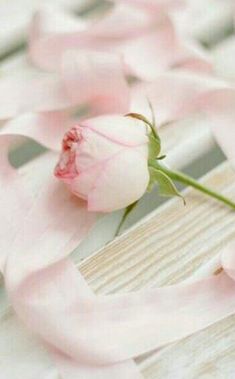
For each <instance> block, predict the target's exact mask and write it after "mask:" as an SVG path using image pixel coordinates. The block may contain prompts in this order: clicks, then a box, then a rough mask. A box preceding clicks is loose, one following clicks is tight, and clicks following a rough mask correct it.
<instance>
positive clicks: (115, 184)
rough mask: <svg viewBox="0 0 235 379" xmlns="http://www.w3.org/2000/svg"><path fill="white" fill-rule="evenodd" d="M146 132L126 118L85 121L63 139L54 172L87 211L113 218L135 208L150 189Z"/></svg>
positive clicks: (117, 117) (140, 124)
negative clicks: (118, 212) (106, 214)
mask: <svg viewBox="0 0 235 379" xmlns="http://www.w3.org/2000/svg"><path fill="white" fill-rule="evenodd" d="M148 144H149V138H148V128H147V126H146V124H145V123H144V122H143V121H141V120H138V119H136V118H133V117H129V116H116V115H114V116H110V115H108V116H100V117H95V118H92V119H88V120H84V121H82V122H81V123H79V124H78V125H76V126H74V127H73V128H72V129H70V130H69V131H68V132H67V133H66V135H65V136H64V139H63V143H62V152H61V155H60V159H59V162H58V164H57V166H56V168H55V176H56V177H57V178H59V179H61V180H62V181H63V182H64V183H66V185H67V186H68V187H69V189H70V190H71V191H72V193H74V194H75V195H76V196H78V197H80V198H82V199H84V200H86V201H87V206H88V210H89V211H95V212H111V211H114V210H117V209H121V208H125V207H127V206H129V205H130V204H133V203H134V202H136V201H137V200H138V199H139V198H140V197H141V196H142V195H143V194H144V193H145V191H146V189H147V187H148V184H149V179H150V176H149V169H148V154H149V148H148Z"/></svg>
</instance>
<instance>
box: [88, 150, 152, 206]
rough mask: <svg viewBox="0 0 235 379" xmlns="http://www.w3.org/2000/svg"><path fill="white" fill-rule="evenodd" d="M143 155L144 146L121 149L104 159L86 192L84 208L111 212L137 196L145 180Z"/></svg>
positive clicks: (142, 192) (139, 194) (145, 184)
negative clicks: (102, 165) (101, 167)
mask: <svg viewBox="0 0 235 379" xmlns="http://www.w3.org/2000/svg"><path fill="white" fill-rule="evenodd" d="M141 150H142V151H141ZM146 155H147V147H146V146H143V147H142V148H141V149H139V151H137V150H136V149H135V150H134V149H125V150H123V151H122V152H121V153H119V154H118V155H116V157H113V159H112V160H110V161H109V162H107V164H106V166H105V168H104V171H103V173H102V175H101V176H100V177H99V179H98V180H97V181H96V183H95V186H94V189H93V190H92V191H91V192H90V194H89V196H88V210H89V211H95V212H111V211H114V210H117V209H121V208H125V207H127V206H128V205H130V204H132V203H134V202H135V201H136V200H138V199H139V198H140V197H141V196H142V195H143V194H144V193H145V191H146V188H147V186H148V182H149V171H148V165H147V159H146ZM136 167H138V170H137V169H136Z"/></svg>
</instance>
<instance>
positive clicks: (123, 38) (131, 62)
mask: <svg viewBox="0 0 235 379" xmlns="http://www.w3.org/2000/svg"><path fill="white" fill-rule="evenodd" d="M133 3H134V2H133ZM166 9H168V6H167V7H164V6H160V8H159V11H158V12H148V11H147V10H144V11H143V9H141V8H139V7H136V6H133V4H132V5H130V4H126V3H125V4H117V5H116V6H114V7H113V9H111V11H109V12H108V14H106V15H104V16H103V18H101V19H100V20H98V21H97V22H94V21H93V22H91V23H89V22H88V23H85V24H84V22H81V20H79V19H75V18H74V16H72V15H68V14H65V13H64V11H63V12H62V11H60V10H59V9H54V10H53V9H48V8H43V9H42V10H41V11H38V12H37V14H36V15H35V18H34V20H33V22H32V25H31V33H30V36H31V37H30V48H29V56H30V58H31V60H32V61H33V62H34V63H35V64H36V65H37V66H39V67H41V68H43V69H47V70H58V69H59V67H60V64H61V60H62V59H63V56H64V54H65V52H67V51H69V50H74V49H76V50H78V51H80V52H82V51H84V50H91V51H102V52H112V53H116V54H117V55H119V56H120V55H121V56H122V57H123V61H124V62H125V65H126V70H127V72H128V73H129V74H131V75H137V76H138V77H139V78H140V79H144V80H149V79H153V78H154V77H155V76H156V75H157V74H158V73H159V71H161V72H162V71H163V70H166V69H169V68H172V67H175V66H181V65H182V66H184V67H187V69H190V70H193V71H194V70H196V71H197V70H200V71H205V72H211V71H212V62H211V61H210V58H209V55H207V54H206V53H205V52H204V51H201V50H202V48H199V47H197V48H195V46H194V45H195V43H194V42H192V41H189V40H187V41H186V40H184V39H182V38H180V36H179V35H178V33H177V31H176V30H175V28H174V24H173V22H172V21H171V18H170V17H169V16H168V14H167V13H166ZM120 20H121V21H120ZM53 27H54V28H53Z"/></svg>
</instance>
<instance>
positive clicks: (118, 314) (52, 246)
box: [0, 130, 235, 379]
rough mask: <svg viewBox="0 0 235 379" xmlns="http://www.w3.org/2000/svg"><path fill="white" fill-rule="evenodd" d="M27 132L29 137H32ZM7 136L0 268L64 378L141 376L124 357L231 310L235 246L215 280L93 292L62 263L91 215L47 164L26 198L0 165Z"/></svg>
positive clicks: (234, 288) (234, 296) (184, 333)
mask: <svg viewBox="0 0 235 379" xmlns="http://www.w3.org/2000/svg"><path fill="white" fill-rule="evenodd" d="M29 134H30V137H33V134H34V132H33V130H32V131H31V132H30V133H29ZM11 139H12V136H11V135H10V134H8V135H4V134H3V135H2V136H1V162H0V164H1V177H2V181H1V182H2V186H1V191H4V196H1V201H3V202H4V204H3V207H2V208H3V210H4V211H5V212H6V217H4V223H2V226H1V232H2V233H3V235H2V237H4V238H1V243H4V244H3V245H2V249H1V251H2V252H3V255H2V257H1V267H2V271H3V273H4V276H5V282H6V287H7V290H8V293H9V296H10V299H11V301H12V304H13V306H14V308H15V310H16V312H17V314H18V315H19V317H20V318H21V319H22V320H23V322H24V323H25V324H26V325H27V326H28V327H29V328H30V329H31V330H33V331H34V333H35V334H36V335H38V336H39V337H40V338H41V339H42V340H43V341H44V343H45V344H46V346H47V347H48V349H49V351H50V352H51V354H52V355H53V356H54V359H55V362H56V364H57V367H58V368H59V370H60V372H61V374H62V377H63V378H65V379H71V378H76V375H77V376H81V375H82V376H83V377H84V379H93V378H99V377H100V378H102V379H106V378H107V379H108V378H110V376H113V377H114V378H120V379H121V378H125V379H126V378H133V379H134V378H138V377H141V376H140V374H139V373H138V371H137V369H136V367H135V365H134V364H133V363H132V361H130V360H129V359H130V358H133V357H135V356H137V355H140V354H143V353H146V352H148V351H151V350H152V349H156V348H158V347H161V346H163V345H165V344H167V343H170V342H173V341H176V340H177V339H179V338H183V337H185V336H187V335H189V334H191V333H193V332H195V331H198V330H200V329H202V328H205V327H206V326H208V325H211V324H212V323H214V322H216V321H218V320H221V319H222V318H224V317H226V316H228V315H230V314H233V313H234V311H235V282H234V278H235V267H234V254H235V253H234V251H235V250H234V249H235V247H234V244H232V245H230V246H229V247H228V248H225V250H224V252H223V254H222V258H221V264H222V265H223V268H224V270H225V271H224V272H223V273H221V274H220V275H217V276H212V277H209V278H206V279H202V280H199V281H196V282H194V283H191V284H188V283H185V284H184V283H182V284H178V285H174V286H170V287H164V288H159V289H152V290H141V291H139V292H136V293H135V292H134V293H130V294H124V295H111V296H94V295H92V294H91V293H90V291H89V289H88V287H87V285H86V283H85V282H84V279H83V278H82V276H81V275H80V274H79V272H78V271H77V269H75V267H74V265H73V264H72V262H71V261H70V260H69V259H68V258H67V257H68V254H69V253H70V252H71V251H72V250H73V249H74V248H75V247H76V246H77V245H78V243H79V241H80V240H81V238H83V237H84V236H85V235H86V233H87V231H88V230H89V228H90V227H91V226H92V225H93V223H94V220H95V214H92V213H89V212H87V211H86V207H85V203H83V202H81V201H79V200H77V199H76V198H74V197H73V196H71V195H70V194H69V192H67V191H66V190H65V189H64V188H63V186H61V185H60V183H58V182H56V181H55V179H53V177H52V176H51V172H50V166H49V168H48V171H47V172H46V174H45V180H44V185H43V186H42V187H41V191H40V193H37V194H36V195H35V196H33V195H32V194H31V193H28V189H27V188H26V187H25V186H24V184H23V183H24V181H23V178H21V177H20V176H19V175H18V174H17V173H16V172H15V171H14V170H13V169H12V168H10V166H9V164H8V163H7V146H8V144H9V143H10V142H11ZM3 147H4V149H3ZM54 159H56V155H55V157H54ZM45 168H46V167H45ZM6 190H7V191H6ZM16 194H17V196H15V195H16ZM17 214H18V215H19V217H20V219H21V223H20V225H19V222H18V220H17V219H16V217H15V216H16V215H17ZM9 215H10V218H9ZM4 216H5V215H4ZM8 235H9V236H10V238H9V239H8V238H6V236H8Z"/></svg>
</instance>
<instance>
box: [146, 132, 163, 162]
mask: <svg viewBox="0 0 235 379" xmlns="http://www.w3.org/2000/svg"><path fill="white" fill-rule="evenodd" d="M160 152H161V141H160V138H156V137H155V136H154V135H153V133H152V132H150V133H149V162H151V161H154V162H155V160H156V159H157V157H158V156H159V154H160Z"/></svg>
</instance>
